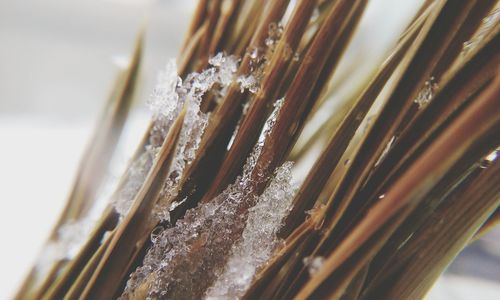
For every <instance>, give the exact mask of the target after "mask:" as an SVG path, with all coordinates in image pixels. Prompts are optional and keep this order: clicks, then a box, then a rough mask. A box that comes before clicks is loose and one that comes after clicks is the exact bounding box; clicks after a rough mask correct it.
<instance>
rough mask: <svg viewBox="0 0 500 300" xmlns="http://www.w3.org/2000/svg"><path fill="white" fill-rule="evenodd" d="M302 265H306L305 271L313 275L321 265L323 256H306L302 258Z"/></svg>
mask: <svg viewBox="0 0 500 300" xmlns="http://www.w3.org/2000/svg"><path fill="white" fill-rule="evenodd" d="M303 262H304V265H305V266H306V267H307V271H308V272H309V275H311V276H312V275H314V274H316V273H318V271H319V270H320V269H321V268H322V267H323V264H324V262H325V258H324V257H322V256H316V257H311V256H308V257H306V258H304V260H303Z"/></svg>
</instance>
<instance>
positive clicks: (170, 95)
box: [147, 59, 182, 116]
mask: <svg viewBox="0 0 500 300" xmlns="http://www.w3.org/2000/svg"><path fill="white" fill-rule="evenodd" d="M181 84H182V81H181V78H180V77H179V75H177V65H176V63H175V60H174V59H170V60H169V61H168V62H167V65H166V67H165V70H163V71H160V73H159V74H158V83H157V85H156V87H155V88H154V90H153V93H152V94H151V97H150V98H149V100H148V102H147V103H148V105H149V108H150V109H151V111H152V112H153V113H154V114H155V115H160V114H161V115H163V116H169V115H170V114H171V113H173V111H174V110H175V109H176V108H177V103H178V101H179V95H178V94H177V88H179V87H180V85H181Z"/></svg>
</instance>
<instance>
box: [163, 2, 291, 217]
mask: <svg viewBox="0 0 500 300" xmlns="http://www.w3.org/2000/svg"><path fill="white" fill-rule="evenodd" d="M287 4H288V1H281V0H280V1H273V2H270V3H269V4H268V7H267V9H266V11H267V14H266V15H265V16H264V17H263V18H262V21H261V23H260V24H259V28H258V30H257V31H256V32H255V35H254V36H253V38H252V41H251V42H250V46H249V48H250V49H258V48H261V47H263V46H264V40H265V39H266V37H267V32H268V26H269V24H270V23H273V22H277V20H279V19H280V18H281V16H282V15H283V13H284V11H285V9H286V6H287ZM250 61H251V57H250V55H249V54H247V55H245V56H244V57H243V61H242V62H241V64H240V67H239V69H238V72H237V74H238V75H237V76H239V75H247V74H248V73H249V72H250ZM248 96H249V95H248V93H247V92H245V93H241V90H240V87H239V85H238V84H237V83H233V84H231V85H230V87H229V90H228V92H227V94H226V96H225V97H224V99H223V100H222V104H221V105H220V106H219V107H218V108H217V109H216V111H215V112H214V113H213V115H212V116H211V117H210V123H209V124H208V126H207V128H206V130H205V134H204V135H203V138H202V141H201V143H200V147H199V150H198V152H197V155H196V158H195V160H194V161H193V162H192V163H191V165H190V166H189V167H188V169H187V170H186V172H185V173H184V174H183V178H182V180H181V183H180V191H179V193H178V195H179V196H178V197H177V198H176V200H174V202H177V201H180V200H182V199H183V198H184V197H186V196H188V195H189V196H190V197H189V198H188V200H187V201H186V206H187V207H192V206H194V205H196V203H197V202H198V200H199V198H201V196H202V195H203V193H204V192H205V191H206V189H207V188H208V186H209V184H210V182H211V177H212V176H213V173H212V172H213V170H217V168H218V167H219V164H220V163H221V160H222V158H223V155H224V153H225V151H226V147H227V144H228V143H229V140H230V138H231V136H232V134H233V131H234V128H235V127H236V124H237V122H238V119H239V117H240V115H241V113H242V109H243V104H244V102H245V99H246V98H247V97H248ZM208 200H211V198H209V199H208ZM186 206H178V207H177V209H176V210H174V211H173V213H172V214H171V219H172V220H174V221H175V220H176V219H177V218H179V216H182V215H183V214H184V211H185V210H186Z"/></svg>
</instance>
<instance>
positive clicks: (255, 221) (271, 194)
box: [206, 162, 296, 299]
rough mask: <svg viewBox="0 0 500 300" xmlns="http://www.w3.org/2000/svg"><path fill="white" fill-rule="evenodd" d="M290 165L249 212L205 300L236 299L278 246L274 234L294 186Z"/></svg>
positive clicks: (283, 166)
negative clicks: (244, 225) (243, 226)
mask: <svg viewBox="0 0 500 300" xmlns="http://www.w3.org/2000/svg"><path fill="white" fill-rule="evenodd" d="M291 167H292V163H290V162H287V163H284V164H283V165H282V166H281V167H280V168H279V169H278V170H277V171H276V175H275V177H274V178H273V180H272V181H271V182H270V184H269V186H268V187H267V188H266V190H265V191H264V193H263V194H262V195H261V196H259V198H258V200H257V204H256V205H255V206H254V207H252V208H251V209H250V212H249V215H248V219H247V222H246V227H245V229H244V230H243V234H242V238H241V240H240V241H239V242H238V243H237V244H235V245H234V246H233V248H232V253H231V256H230V258H229V261H228V262H227V264H226V266H225V268H224V271H223V272H222V274H220V275H219V276H218V278H217V281H216V282H215V284H214V285H213V286H212V287H211V288H210V289H209V290H208V292H207V294H206V298H208V299H235V298H238V297H241V296H242V295H243V293H244V292H245V290H246V289H247V288H248V286H249V285H250V283H251V282H252V279H253V278H254V276H255V272H256V271H258V270H259V269H260V268H261V267H262V266H263V265H264V264H265V263H266V262H267V261H268V260H269V259H270V258H271V256H272V254H273V252H274V251H275V249H276V248H277V246H278V245H279V244H280V240H279V238H278V237H277V235H276V234H277V231H278V230H279V228H280V227H281V224H282V220H283V218H284V217H285V216H286V215H287V214H288V212H289V211H290V208H291V203H292V199H293V196H294V194H295V190H296V188H295V186H293V185H292V184H291V177H292V176H291Z"/></svg>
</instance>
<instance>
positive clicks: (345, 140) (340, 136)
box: [281, 31, 418, 236]
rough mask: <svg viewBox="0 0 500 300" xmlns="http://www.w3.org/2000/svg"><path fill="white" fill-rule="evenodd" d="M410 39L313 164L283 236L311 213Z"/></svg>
mask: <svg viewBox="0 0 500 300" xmlns="http://www.w3.org/2000/svg"><path fill="white" fill-rule="evenodd" d="M417 32H418V31H417ZM413 38H414V35H409V36H408V38H407V39H406V40H405V41H402V42H401V44H400V45H399V46H398V47H397V49H396V50H395V51H394V53H393V54H392V55H391V56H390V57H389V58H388V59H387V61H386V62H385V63H384V65H383V66H382V68H381V70H380V71H379V72H378V74H377V75H376V76H375V78H374V79H373V80H372V82H371V83H370V84H369V85H368V88H367V89H366V90H365V91H364V92H363V94H362V95H361V96H360V98H359V99H358V100H357V101H356V102H355V105H354V107H353V108H352V109H351V110H350V111H349V113H348V114H347V115H346V116H345V117H344V119H343V120H342V122H341V123H340V125H339V126H338V127H337V129H336V130H335V132H334V134H333V135H332V137H331V139H330V141H329V142H328V145H327V147H326V149H325V150H324V151H323V153H322V155H321V156H320V158H319V159H318V160H317V161H316V163H315V164H314V166H313V168H312V169H311V171H310V172H309V175H308V176H307V177H306V180H305V181H304V183H303V184H302V186H301V188H300V190H299V191H298V192H297V195H296V197H295V199H294V202H293V203H294V205H293V209H292V211H291V212H290V214H289V215H288V217H287V219H286V221H285V225H284V226H283V229H282V231H281V233H282V235H283V236H287V235H288V234H290V232H291V231H292V230H293V229H294V228H295V227H296V226H297V225H298V224H300V223H301V222H302V221H303V220H304V217H305V215H304V212H305V211H307V210H309V209H311V208H312V206H313V205H314V203H315V201H316V199H317V198H318V196H319V194H320V193H321V191H322V189H323V187H324V185H325V184H326V181H327V180H328V178H329V177H330V175H331V173H332V172H333V169H334V168H335V167H336V165H337V164H338V162H339V160H340V158H341V157H342V153H344V151H345V150H346V148H347V146H348V145H349V142H350V141H351V139H352V137H353V136H354V133H355V132H356V130H357V128H358V127H359V125H360V124H361V122H362V120H363V119H364V118H365V116H366V113H367V112H368V110H369V108H370V107H371V105H372V104H373V102H374V101H375V99H376V97H377V95H378V94H379V93H380V91H381V90H382V88H383V86H384V84H385V83H386V82H387V80H388V79H389V77H390V75H391V74H392V72H393V71H394V69H395V68H396V67H397V65H398V64H399V62H400V60H401V59H402V56H403V55H404V53H405V52H406V50H407V49H408V47H409V46H410V44H411V42H412V40H413Z"/></svg>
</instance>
